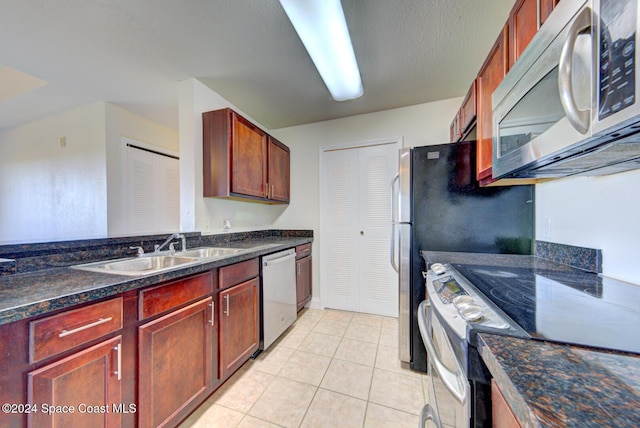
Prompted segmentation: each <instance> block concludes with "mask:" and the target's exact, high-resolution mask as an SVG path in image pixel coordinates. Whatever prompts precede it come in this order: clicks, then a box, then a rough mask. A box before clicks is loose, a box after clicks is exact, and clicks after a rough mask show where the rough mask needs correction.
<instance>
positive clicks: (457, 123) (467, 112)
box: [449, 80, 477, 143]
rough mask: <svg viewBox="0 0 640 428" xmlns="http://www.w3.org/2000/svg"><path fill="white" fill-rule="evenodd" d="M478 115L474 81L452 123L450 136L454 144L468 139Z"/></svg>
mask: <svg viewBox="0 0 640 428" xmlns="http://www.w3.org/2000/svg"><path fill="white" fill-rule="evenodd" d="M476 113H477V109H476V81H475V80H474V81H473V83H472V84H471V87H470V88H469V90H468V91H467V95H465V97H464V100H463V101H462V106H461V107H460V109H459V110H458V113H457V114H456V116H455V117H454V118H453V122H451V126H450V128H449V134H450V137H451V142H452V143H455V142H457V141H463V140H465V139H466V136H467V134H468V133H469V131H470V130H471V128H472V127H473V125H474V124H475V122H476Z"/></svg>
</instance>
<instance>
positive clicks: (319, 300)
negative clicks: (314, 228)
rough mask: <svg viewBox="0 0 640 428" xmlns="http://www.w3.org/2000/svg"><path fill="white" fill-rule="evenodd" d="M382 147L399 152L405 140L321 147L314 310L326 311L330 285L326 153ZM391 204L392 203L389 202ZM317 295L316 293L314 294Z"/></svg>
mask: <svg viewBox="0 0 640 428" xmlns="http://www.w3.org/2000/svg"><path fill="white" fill-rule="evenodd" d="M382 145H395V146H396V149H397V150H398V151H399V150H400V149H401V148H403V147H404V140H403V137H402V136H396V137H389V138H378V139H375V140H365V141H359V142H352V143H343V144H334V145H326V146H320V147H319V148H318V152H319V154H318V157H319V158H320V164H319V187H320V189H319V192H318V194H319V201H318V202H319V204H318V206H319V207H320V213H319V216H320V229H319V235H320V236H319V238H320V239H319V246H320V260H319V261H320V287H319V288H320V296H319V297H318V296H315V295H314V296H313V300H312V302H311V305H310V306H311V307H313V308H317V309H324V308H326V302H327V299H326V295H327V288H328V284H327V276H326V275H323V272H328V270H327V269H328V268H329V266H328V260H329V256H328V251H329V249H328V246H327V244H326V243H325V242H326V241H327V233H326V231H327V218H326V215H325V213H324V211H323V209H322V207H323V206H325V204H324V201H325V199H326V196H327V195H326V194H325V193H326V191H325V189H324V186H323V184H322V183H324V181H325V179H326V177H325V166H326V160H325V155H324V154H325V153H326V152H333V151H338V150H353V149H360V148H366V147H372V146H382ZM389 185H391V183H389ZM389 203H391V202H389ZM314 294H315V293H314Z"/></svg>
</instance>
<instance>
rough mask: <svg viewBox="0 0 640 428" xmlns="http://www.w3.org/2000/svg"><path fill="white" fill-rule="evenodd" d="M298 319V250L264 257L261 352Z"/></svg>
mask: <svg viewBox="0 0 640 428" xmlns="http://www.w3.org/2000/svg"><path fill="white" fill-rule="evenodd" d="M296 318H297V311H296V251H295V250H294V249H293V248H292V249H290V250H286V251H281V252H279V253H274V254H269V255H267V256H264V257H262V331H263V343H262V347H261V349H262V350H266V349H267V348H268V347H269V346H271V344H272V343H273V342H275V341H276V339H277V338H278V337H280V335H281V334H282V333H283V332H284V331H285V330H286V329H287V328H288V327H289V326H290V325H291V324H293V322H294V321H295V320H296Z"/></svg>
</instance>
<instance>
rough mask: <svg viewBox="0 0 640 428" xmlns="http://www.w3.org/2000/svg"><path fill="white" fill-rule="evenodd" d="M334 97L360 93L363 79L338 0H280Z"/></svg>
mask: <svg viewBox="0 0 640 428" xmlns="http://www.w3.org/2000/svg"><path fill="white" fill-rule="evenodd" d="M280 4H282V7H283V8H284V10H285V12H286V13H287V16H289V20H291V23H292V24H293V27H294V28H295V29H296V32H297V33H298V36H299V37H300V40H302V43H303V44H304V46H305V48H307V52H309V56H311V59H312V60H313V63H314V64H315V65H316V68H317V69H318V72H319V73H320V76H321V77H322V80H324V84H325V85H327V88H328V89H329V92H331V96H332V97H333V99H334V100H336V101H346V100H351V99H354V98H358V97H360V96H362V94H363V92H364V90H363V89H362V81H361V80H360V71H359V70H358V63H357V62H356V56H355V54H354V53H353V46H352V45H351V39H350V38H349V30H348V29H347V21H346V20H345V19H344V12H343V11H342V4H341V3H340V0H280Z"/></svg>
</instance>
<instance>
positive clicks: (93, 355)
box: [28, 336, 135, 428]
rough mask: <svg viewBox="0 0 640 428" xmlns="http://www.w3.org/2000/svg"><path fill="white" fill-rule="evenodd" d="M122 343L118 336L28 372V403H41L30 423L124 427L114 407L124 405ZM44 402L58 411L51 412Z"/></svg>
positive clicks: (55, 425)
mask: <svg viewBox="0 0 640 428" xmlns="http://www.w3.org/2000/svg"><path fill="white" fill-rule="evenodd" d="M121 346H122V339H121V336H118V337H115V338H113V339H110V340H108V341H106V342H102V343H100V344H98V345H95V346H92V347H90V348H88V349H85V350H83V351H79V352H77V353H75V354H73V355H71V356H69V357H67V358H64V359H62V360H60V361H58V362H56V363H53V364H49V365H47V366H45V367H42V368H40V369H38V370H35V371H32V372H31V373H29V375H28V383H29V385H28V391H29V393H28V394H29V403H30V404H32V405H36V406H38V408H37V410H38V411H37V412H35V413H30V414H29V426H30V427H34V428H36V427H37V428H42V427H82V428H83V427H119V426H121V419H120V417H121V414H120V413H118V412H116V411H114V410H115V408H114V407H113V406H114V405H115V406H116V407H117V406H120V404H121V394H122V392H121V381H120V378H121V376H122V374H121V361H122V359H121V355H120V353H121V352H122V349H121ZM44 404H46V405H47V406H50V408H53V409H55V410H56V412H54V413H53V414H51V415H50V414H49V413H51V412H47V409H44V408H43V405H44ZM53 406H55V407H53ZM58 406H61V407H58ZM64 406H67V407H64ZM71 406H72V407H73V410H74V411H73V413H71V412H70V411H69V410H70V409H71ZM117 408H119V407H117ZM58 410H59V411H58ZM89 410H90V411H89ZM126 410H131V411H135V409H129V408H128V407H127V408H126ZM126 410H124V411H126Z"/></svg>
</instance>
